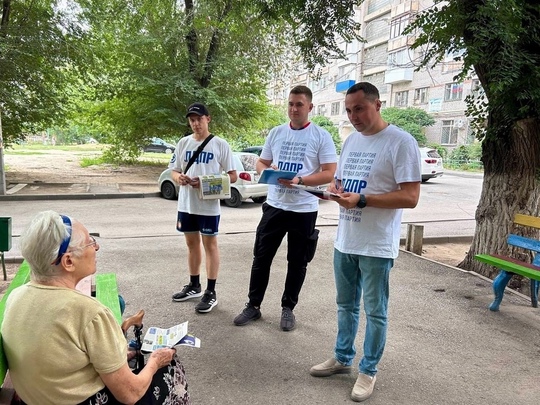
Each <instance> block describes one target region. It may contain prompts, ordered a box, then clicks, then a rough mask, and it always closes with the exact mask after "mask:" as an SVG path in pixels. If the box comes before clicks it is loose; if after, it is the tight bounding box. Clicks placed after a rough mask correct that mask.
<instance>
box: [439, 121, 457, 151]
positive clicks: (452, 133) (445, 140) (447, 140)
mask: <svg viewBox="0 0 540 405" xmlns="http://www.w3.org/2000/svg"><path fill="white" fill-rule="evenodd" d="M457 138H458V128H457V126H456V125H454V120H443V122H442V131H441V145H456V144H457Z"/></svg>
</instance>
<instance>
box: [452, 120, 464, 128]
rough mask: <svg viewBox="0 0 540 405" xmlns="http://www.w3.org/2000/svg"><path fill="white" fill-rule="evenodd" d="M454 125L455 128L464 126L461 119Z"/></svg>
mask: <svg viewBox="0 0 540 405" xmlns="http://www.w3.org/2000/svg"><path fill="white" fill-rule="evenodd" d="M454 125H455V126H456V128H463V125H465V122H464V121H463V120H462V119H459V120H457V121H456V123H455V124H454Z"/></svg>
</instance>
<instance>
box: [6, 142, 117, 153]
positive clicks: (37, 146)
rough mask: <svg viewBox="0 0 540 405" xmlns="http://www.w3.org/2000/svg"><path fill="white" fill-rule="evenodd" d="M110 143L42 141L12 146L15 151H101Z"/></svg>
mask: <svg viewBox="0 0 540 405" xmlns="http://www.w3.org/2000/svg"><path fill="white" fill-rule="evenodd" d="M108 146H109V145H106V144H102V143H98V144H92V143H86V144H83V145H55V146H52V145H43V144H41V143H27V144H24V145H17V144H13V145H11V146H10V148H12V149H13V150H15V151H24V150H32V151H37V150H45V151H50V150H63V151H66V152H101V151H103V149H105V148H106V147H108Z"/></svg>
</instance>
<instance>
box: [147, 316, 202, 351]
mask: <svg viewBox="0 0 540 405" xmlns="http://www.w3.org/2000/svg"><path fill="white" fill-rule="evenodd" d="M187 331H188V322H187V321H186V322H184V323H181V324H179V325H175V326H172V327H170V328H168V329H163V328H156V327H155V326H152V327H150V328H148V330H147V331H146V335H144V339H143V344H142V347H141V351H143V352H153V351H154V350H156V349H161V348H164V347H169V348H170V347H173V346H177V345H182V346H191V347H201V340H200V339H199V338H196V337H195V336H193V335H189V334H188V333H187Z"/></svg>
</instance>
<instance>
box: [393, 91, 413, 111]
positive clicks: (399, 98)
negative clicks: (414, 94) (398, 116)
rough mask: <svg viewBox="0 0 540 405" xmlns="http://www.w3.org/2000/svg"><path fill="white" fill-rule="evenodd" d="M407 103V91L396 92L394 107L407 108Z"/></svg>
mask: <svg viewBox="0 0 540 405" xmlns="http://www.w3.org/2000/svg"><path fill="white" fill-rule="evenodd" d="M408 101H409V92H408V91H398V92H397V93H396V102H395V103H394V105H395V106H396V107H407V102H408Z"/></svg>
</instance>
